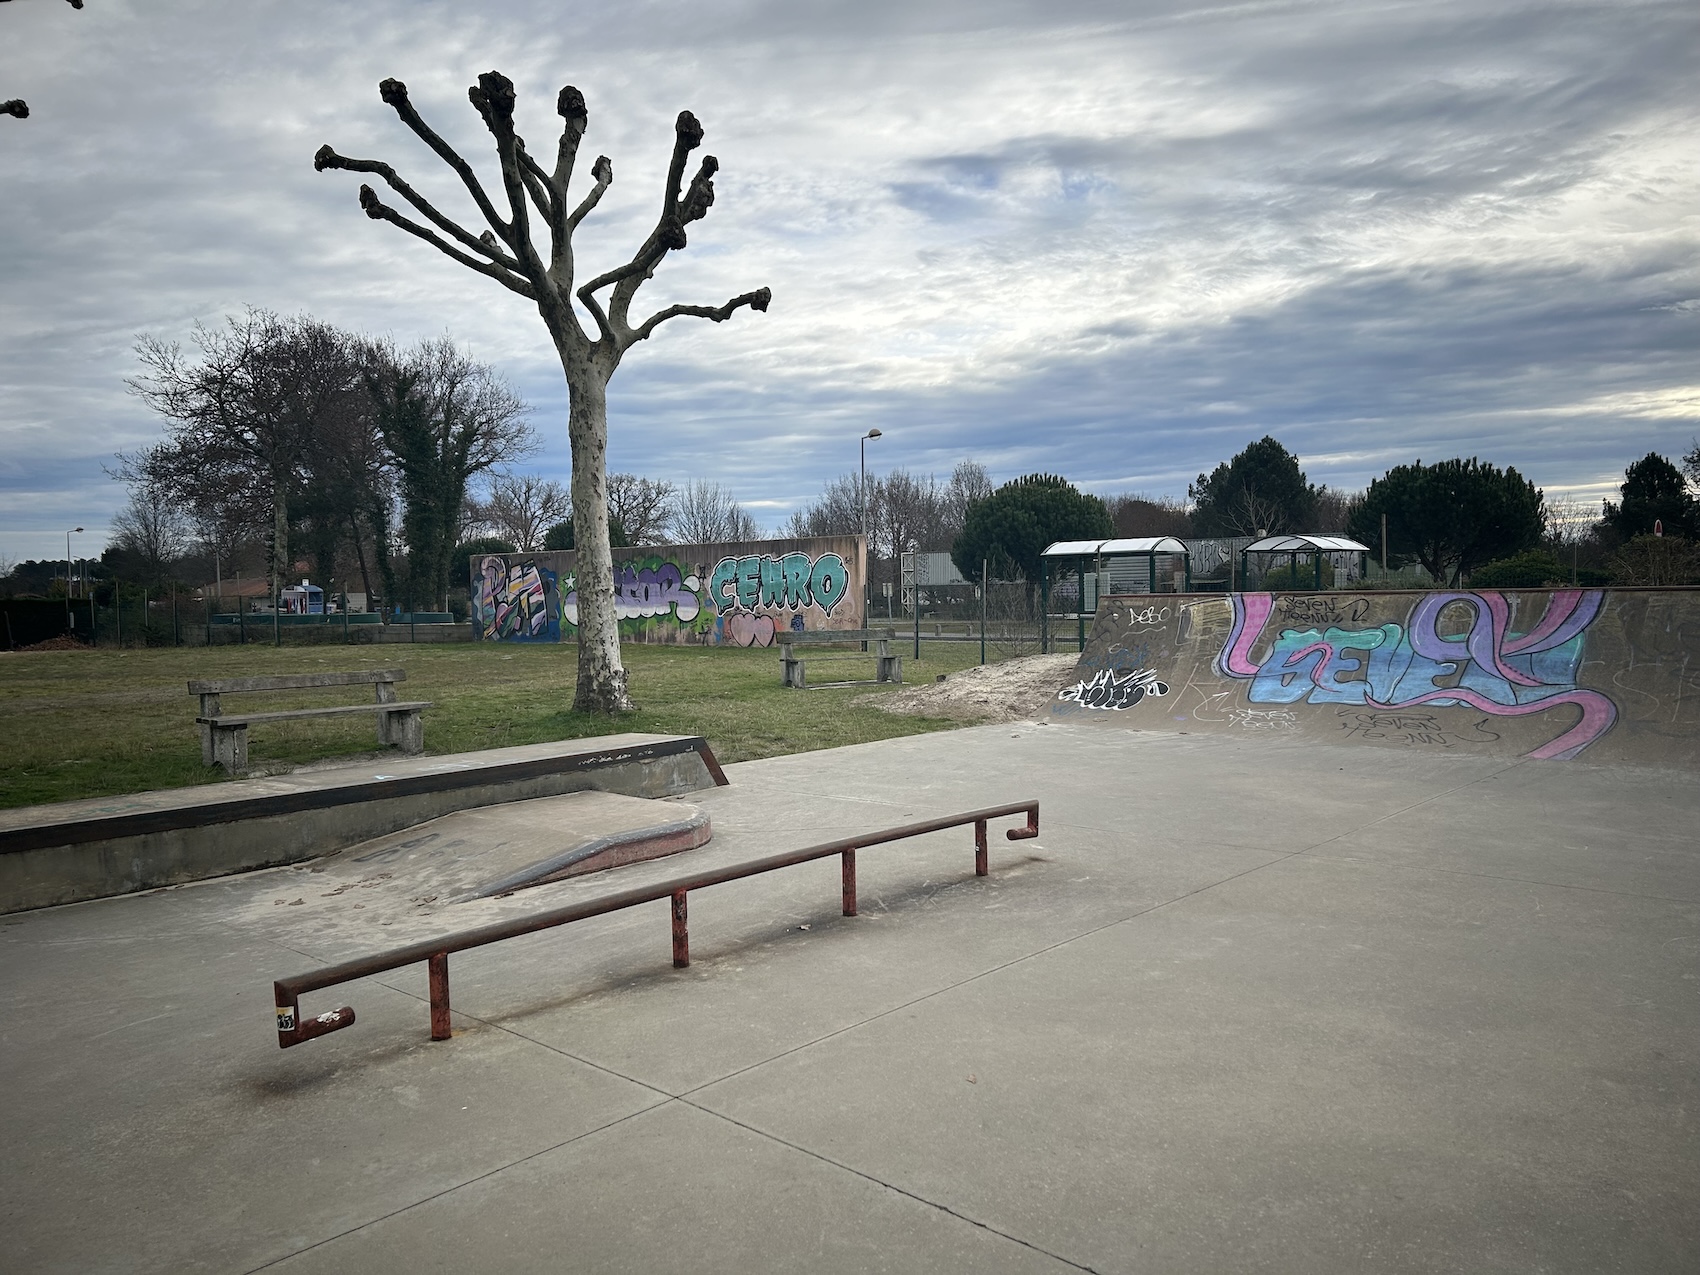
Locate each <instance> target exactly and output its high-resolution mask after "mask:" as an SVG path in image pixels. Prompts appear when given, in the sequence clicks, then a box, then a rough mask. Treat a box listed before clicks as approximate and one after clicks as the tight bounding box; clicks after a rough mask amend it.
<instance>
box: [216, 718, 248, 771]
mask: <svg viewBox="0 0 1700 1275" xmlns="http://www.w3.org/2000/svg"><path fill="white" fill-rule="evenodd" d="M207 729H208V730H210V731H212V734H213V760H214V761H216V762H217V763H218V764H219V765H220V766H223V767H224V769H225V771H226V772H227V773H229V774H232V775H240V774H242V773H243V772H244V771H246V770H247V769H248V728H247V727H246V726H209V727H208V728H207Z"/></svg>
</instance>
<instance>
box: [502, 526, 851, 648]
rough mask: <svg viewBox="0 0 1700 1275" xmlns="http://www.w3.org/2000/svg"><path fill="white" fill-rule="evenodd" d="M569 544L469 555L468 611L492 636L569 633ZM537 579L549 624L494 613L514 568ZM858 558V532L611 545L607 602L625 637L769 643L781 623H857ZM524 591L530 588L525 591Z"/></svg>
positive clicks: (560, 636)
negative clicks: (534, 629) (537, 626)
mask: <svg viewBox="0 0 1700 1275" xmlns="http://www.w3.org/2000/svg"><path fill="white" fill-rule="evenodd" d="M575 557H576V555H574V554H572V553H570V552H569V553H536V554H499V555H498V554H493V555H490V556H488V557H485V558H480V559H477V560H475V561H474V562H473V563H472V572H473V575H472V589H473V613H474V619H475V621H476V623H477V625H478V631H479V633H480V635H481V636H483V637H484V638H485V639H486V640H491V641H549V642H561V641H571V640H572V639H573V636H574V634H575V633H576V632H577V629H578V589H577V585H576V581H575V579H574V562H575ZM528 571H529V572H534V573H535V574H536V575H537V577H538V579H539V580H540V581H541V582H543V583H544V585H545V592H546V594H547V598H548V601H547V602H546V603H545V605H546V607H547V608H548V610H549V614H550V616H551V622H552V624H553V628H552V629H550V630H549V636H547V637H543V636H529V635H528V633H529V630H528V629H526V627H525V625H524V624H522V623H520V622H518V621H509V620H507V618H506V615H507V613H505V612H501V613H499V604H500V602H501V601H502V600H503V599H505V598H506V596H507V590H508V589H509V588H510V586H509V585H508V583H507V582H508V581H509V579H510V578H513V577H514V573H515V572H519V573H520V576H521V577H522V578H525V579H529V576H526V575H525V573H526V572H528ZM865 578H866V558H865V555H864V551H863V542H862V539H861V537H859V536H828V537H819V538H815V539H809V540H757V541H748V542H741V543H736V544H718V545H666V546H661V547H655V548H646V549H616V550H614V611H615V614H616V616H617V617H618V619H619V625H620V636H621V639H622V640H623V641H628V642H661V643H698V644H705V645H726V646H772V645H773V642H774V638H775V635H776V634H777V633H779V632H780V631H781V630H782V629H791V630H797V631H801V630H804V629H859V628H862V627H864V624H863V618H864V613H863V597H862V595H863V588H862V581H863V580H864V579H865ZM528 596H529V595H528Z"/></svg>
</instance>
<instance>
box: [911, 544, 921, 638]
mask: <svg viewBox="0 0 1700 1275" xmlns="http://www.w3.org/2000/svg"><path fill="white" fill-rule="evenodd" d="M912 587H913V588H914V590H915V606H914V608H913V610H914V612H915V658H916V659H917V660H919V659H920V658H921V554H920V551H919V550H917V551H916V553H915V583H914V585H913V586H912Z"/></svg>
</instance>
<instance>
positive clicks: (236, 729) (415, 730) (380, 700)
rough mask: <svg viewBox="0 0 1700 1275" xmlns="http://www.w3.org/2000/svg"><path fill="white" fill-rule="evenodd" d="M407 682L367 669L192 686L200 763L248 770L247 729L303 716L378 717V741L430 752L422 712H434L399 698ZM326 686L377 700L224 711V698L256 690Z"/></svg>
mask: <svg viewBox="0 0 1700 1275" xmlns="http://www.w3.org/2000/svg"><path fill="white" fill-rule="evenodd" d="M406 679H407V670H406V669H399V668H384V669H362V670H360V671H359V672H356V673H285V674H281V675H278V676H273V677H213V678H198V679H196V680H193V681H191V682H190V683H189V693H190V694H191V695H199V696H200V697H201V711H200V715H199V716H198V717H196V718H195V723H196V725H198V726H199V727H200V728H201V762H202V764H203V765H207V766H211V765H213V764H215V763H216V764H218V765H220V766H223V767H224V768H225V770H227V771H229V772H230V773H231V774H233V775H234V774H237V773H238V772H240V771H244V770H247V769H248V727H249V726H251V725H253V724H254V723H255V722H283V721H293V720H296V719H299V718H303V717H344V716H347V715H348V714H350V713H375V714H377V718H378V742H379V743H380V744H393V745H395V746H396V747H397V748H399V749H401V751H402V752H404V753H421V752H424V751H425V725H424V723H423V722H422V721H421V720H420V716H419V715H420V713H422V712H423V711H424V710H425V709H427V708H430V707H431V704H430V703H429V702H428V701H425V700H415V701H408V702H403V701H401V700H398V699H397V698H396V691H395V684H396V683H397V682H401V681H405V680H406ZM325 686H371V687H373V688H374V690H375V693H376V695H377V698H376V700H374V701H373V702H372V703H370V704H340V705H334V706H330V707H325V708H294V709H284V710H281V711H274V712H264V713H234V714H229V713H225V712H223V711H222V710H221V707H220V703H219V697H220V696H222V695H235V694H241V693H247V692H255V691H305V690H317V689H318V688H320V687H325Z"/></svg>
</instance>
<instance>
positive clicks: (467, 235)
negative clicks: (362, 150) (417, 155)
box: [313, 146, 519, 271]
mask: <svg viewBox="0 0 1700 1275" xmlns="http://www.w3.org/2000/svg"><path fill="white" fill-rule="evenodd" d="M313 168H314V169H315V170H316V171H318V172H321V173H322V172H324V171H325V169H327V168H339V169H343V170H345V171H347V172H351V173H376V174H377V175H378V176H380V177H382V178H383V179H384V181H385V182H386V183H387V184H388V185H389V187H390V189H391V190H393V191H395V192H396V194H398V195H400V196H401V197H402V198H403V199H405V200H407V202H408V203H410V204H412V205H413V206H414V207H415V208H417V209H418V210H419V211H420V212H421V213H423V214H424V215H425V217H426V218H427V219H428V220H429V221H431V222H432V223H433V224H434V225H436V226H437V228H438V229H440V230H442V231H444V232H446V233H447V234H450V235H452V236H454V237H455V238H456V239H458V240H460V241H461V242H462V243H463V244H465V245H466V246H467V247H468V248H471V249H472V250H473V251H474V252H477V253H481V254H483V255H484V256H486V257H489V258H490V260H492V261H494V262H495V263H496V264H497V265H500V266H505V267H507V268H508V269H509V270H514V271H517V270H518V269H519V262H517V261H515V260H514V259H513V258H512V257H510V256H509V255H508V254H507V253H505V252H503V251H501V250H500V249H499V248H497V247H496V246H495V244H494V242H493V240H494V239H495V236H494V235H490V238H489V239H480V238H478V237H477V236H476V235H474V234H472V232H470V231H468V230H464V229H462V228H461V227H460V226H459V225H457V224H455V222H453V221H451V220H450V219H449V218H447V217H445V216H443V214H442V213H440V212H438V211H437V210H436V209H435V208H433V207H432V206H431V205H430V203H429V202H428V201H427V200H426V199H425V198H424V197H423V196H422V195H420V194H419V193H418V192H417V191H416V190H414V189H413V187H412V186H410V185H408V183H407V182H405V181H404V180H402V178H401V177H400V176H399V175H398V174H397V173H396V171H395V169H393V168H391V167H390V166H389V165H388V164H386V163H384V162H383V161H382V160H378V159H351V158H349V157H348V156H346V155H338V154H337V153H336V152H335V151H334V150H332V149H331V148H330V147H329V146H321V147H319V149H318V152H317V153H316V154H315V155H314V156H313ZM484 233H485V234H486V235H489V234H490V232H489V231H485V232H484Z"/></svg>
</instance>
